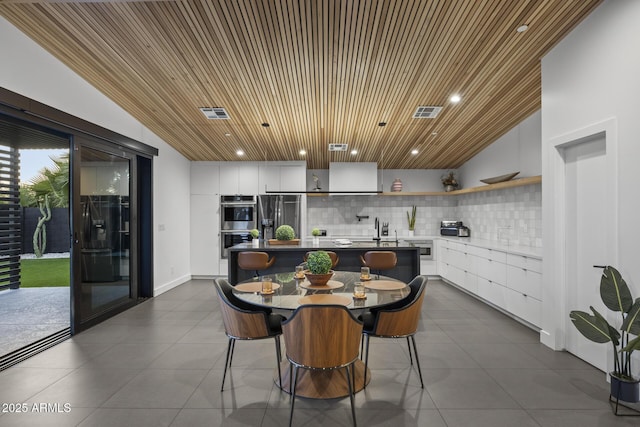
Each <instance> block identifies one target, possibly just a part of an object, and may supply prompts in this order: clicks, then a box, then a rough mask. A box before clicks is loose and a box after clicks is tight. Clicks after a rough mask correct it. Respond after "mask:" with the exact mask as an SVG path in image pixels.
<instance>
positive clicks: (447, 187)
mask: <svg viewBox="0 0 640 427" xmlns="http://www.w3.org/2000/svg"><path fill="white" fill-rule="evenodd" d="M440 180H441V181H442V185H444V191H447V192H448V191H453V190H455V189H457V188H458V185H459V183H458V179H457V178H456V173H455V172H454V171H449V172H448V173H446V174H445V175H442V176H441V177H440Z"/></svg>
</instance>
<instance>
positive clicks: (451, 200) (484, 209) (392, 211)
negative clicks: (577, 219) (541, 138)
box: [307, 184, 542, 247]
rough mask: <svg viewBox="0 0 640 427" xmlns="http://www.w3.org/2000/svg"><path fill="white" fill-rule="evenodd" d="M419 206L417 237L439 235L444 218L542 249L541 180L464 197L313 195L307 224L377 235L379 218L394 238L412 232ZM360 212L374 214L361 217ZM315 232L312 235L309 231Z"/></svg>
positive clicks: (478, 233)
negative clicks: (412, 218)
mask: <svg viewBox="0 0 640 427" xmlns="http://www.w3.org/2000/svg"><path fill="white" fill-rule="evenodd" d="M413 205H416V206H417V207H418V210H417V212H418V213H417V219H416V230H415V236H418V237H419V236H437V235H439V234H440V221H441V220H443V219H453V220H461V221H463V222H464V224H465V225H467V226H468V227H469V228H470V229H471V233H472V236H474V237H477V238H481V239H487V240H494V241H502V242H504V243H508V244H511V245H522V246H533V247H542V187H541V185H540V184H534V185H527V186H523V187H516V188H508V189H504V190H494V191H487V192H478V193H471V194H463V195H459V196H454V197H451V196H384V197H380V196H326V197H308V198H307V224H308V226H309V227H310V228H311V227H318V228H321V229H326V230H327V235H328V236H362V237H368V236H370V237H373V236H374V234H375V227H374V220H375V218H376V217H378V218H379V219H380V223H381V225H382V223H383V222H388V223H389V236H390V237H393V236H394V231H395V230H397V232H398V237H406V236H408V229H409V227H408V223H407V212H408V211H409V210H410V209H411V206H413ZM357 215H358V216H368V217H369V218H363V219H360V220H358V218H357ZM307 234H309V233H307Z"/></svg>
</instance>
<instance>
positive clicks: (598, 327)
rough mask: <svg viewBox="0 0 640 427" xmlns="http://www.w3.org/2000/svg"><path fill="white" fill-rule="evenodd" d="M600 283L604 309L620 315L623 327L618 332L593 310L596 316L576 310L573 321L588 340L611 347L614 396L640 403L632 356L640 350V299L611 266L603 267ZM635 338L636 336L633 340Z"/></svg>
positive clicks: (639, 384)
mask: <svg viewBox="0 0 640 427" xmlns="http://www.w3.org/2000/svg"><path fill="white" fill-rule="evenodd" d="M603 268H604V269H603V271H602V277H601V279H600V297H601V298H602V302H604V305H605V306H606V307H607V308H608V309H609V310H612V311H614V312H618V313H620V326H619V327H617V328H615V327H613V326H612V325H610V324H609V322H607V320H606V319H605V318H604V316H603V315H601V314H600V313H598V311H597V310H596V309H595V308H593V307H589V308H590V309H591V311H592V312H593V314H590V313H587V312H584V311H578V310H574V311H572V312H571V313H570V315H569V317H570V318H571V321H572V322H573V324H574V325H575V327H576V328H577V329H578V331H580V333H581V334H582V335H584V336H585V337H586V338H587V339H589V340H591V341H593V342H597V343H609V342H610V343H611V348H612V350H613V360H614V365H613V371H611V372H610V373H609V375H610V377H611V396H612V397H613V398H616V399H619V400H623V401H625V402H632V403H637V402H638V401H640V393H639V390H640V388H639V386H640V380H638V379H636V378H634V377H633V376H632V370H631V356H632V354H633V351H634V350H639V349H640V337H638V335H640V298H638V299H636V300H635V301H634V300H633V297H632V296H631V291H630V290H629V287H628V286H627V283H626V282H625V281H624V279H623V278H622V276H621V275H620V272H619V271H618V270H616V269H615V268H613V267H611V266H606V267H603ZM632 336H636V337H635V338H633V339H632Z"/></svg>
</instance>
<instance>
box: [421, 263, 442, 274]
mask: <svg viewBox="0 0 640 427" xmlns="http://www.w3.org/2000/svg"><path fill="white" fill-rule="evenodd" d="M420 274H422V275H424V276H435V275H436V274H438V273H437V267H436V262H435V261H433V260H426V259H425V260H423V259H421V260H420Z"/></svg>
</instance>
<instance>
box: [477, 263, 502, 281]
mask: <svg viewBox="0 0 640 427" xmlns="http://www.w3.org/2000/svg"><path fill="white" fill-rule="evenodd" d="M475 264H476V265H475V267H476V271H477V273H478V276H480V277H483V278H485V279H487V280H490V281H492V282H496V283H499V284H501V285H504V284H506V282H507V270H506V264H503V263H501V262H498V261H493V260H491V259H487V258H480V257H476V259H475Z"/></svg>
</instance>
